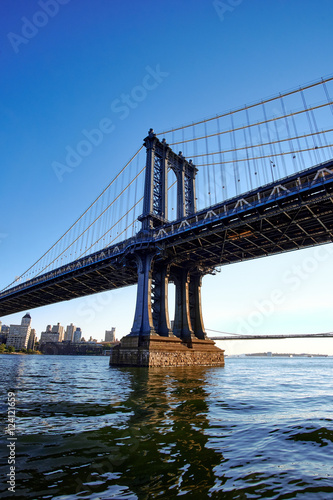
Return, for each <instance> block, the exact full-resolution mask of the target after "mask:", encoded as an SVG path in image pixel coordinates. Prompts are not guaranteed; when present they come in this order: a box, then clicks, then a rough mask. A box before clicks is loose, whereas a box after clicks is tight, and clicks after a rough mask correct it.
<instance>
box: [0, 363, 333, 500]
mask: <svg viewBox="0 0 333 500" xmlns="http://www.w3.org/2000/svg"><path fill="white" fill-rule="evenodd" d="M0 364H1V389H0V392H1V415H2V422H1V467H0V472H1V478H2V481H1V486H0V496H1V498H22V499H23V498H26V499H63V500H65V499H84V498H89V499H94V500H97V499H108V498H110V499H133V500H134V499H154V498H157V499H160V498H161V499H162V498H165V499H173V498H178V497H182V498H193V499H200V500H204V499H205V498H213V499H214V498H217V499H219V498H221V499H257V498H271V499H291V498H297V499H313V500H317V499H325V500H329V499H333V477H332V466H333V446H332V441H333V425H332V424H333V422H332V418H333V383H332V375H333V358H302V359H299V358H264V359H262V358H246V359H242V358H234V359H231V358H227V359H226V366H225V368H208V367H202V368H177V369H149V370H148V369H144V368H140V369H139V368H109V366H108V358H107V357H83V356H20V355H16V356H9V355H0ZM8 391H13V392H15V397H16V422H15V424H16V429H15V437H16V438H17V440H16V447H15V460H16V463H15V482H16V487H15V494H14V493H11V492H10V491H8V489H7V488H8V486H9V485H8V484H7V483H6V481H7V477H6V474H7V473H8V472H9V465H8V463H7V459H8V448H7V443H8V439H7V438H8V435H6V434H5V429H6V426H7V423H8V422H7V392H8Z"/></svg>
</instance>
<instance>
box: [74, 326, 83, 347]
mask: <svg viewBox="0 0 333 500" xmlns="http://www.w3.org/2000/svg"><path fill="white" fill-rule="evenodd" d="M81 337H82V331H81V328H79V327H77V328H76V330H75V332H74V342H76V343H77V342H81Z"/></svg>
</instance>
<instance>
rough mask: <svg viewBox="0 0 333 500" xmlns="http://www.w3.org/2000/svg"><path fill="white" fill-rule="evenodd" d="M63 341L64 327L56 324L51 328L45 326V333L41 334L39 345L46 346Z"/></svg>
mask: <svg viewBox="0 0 333 500" xmlns="http://www.w3.org/2000/svg"><path fill="white" fill-rule="evenodd" d="M63 340H64V327H63V326H61V325H60V323H57V324H56V325H54V326H53V327H52V328H51V325H47V327H46V331H45V332H42V333H41V336H40V344H47V343H49V342H62V341H63Z"/></svg>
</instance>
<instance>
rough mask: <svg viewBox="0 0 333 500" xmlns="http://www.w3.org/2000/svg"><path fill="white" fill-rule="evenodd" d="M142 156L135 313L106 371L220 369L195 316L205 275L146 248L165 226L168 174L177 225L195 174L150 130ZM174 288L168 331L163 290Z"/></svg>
mask: <svg viewBox="0 0 333 500" xmlns="http://www.w3.org/2000/svg"><path fill="white" fill-rule="evenodd" d="M144 145H145V147H146V151H147V162H146V177H145V190H144V201H143V213H142V215H141V216H140V217H139V220H140V221H141V223H142V228H141V231H140V233H139V237H140V238H141V239H142V247H141V249H140V250H139V251H136V253H135V255H132V256H131V257H130V258H132V260H133V261H134V262H135V265H136V267H137V272H138V288H137V300H136V310H135V315H134V322H133V327H132V330H131V333H130V334H129V335H127V336H126V337H123V339H122V340H121V345H120V346H116V347H115V348H113V349H112V351H111V358H110V364H111V365H132V366H180V365H219V366H223V365H224V356H223V352H224V351H222V350H221V349H218V348H217V347H216V346H215V345H214V342H213V341H211V340H209V339H208V338H207V335H206V332H205V329H204V324H203V319H202V311H201V281H202V277H203V276H204V275H205V274H206V273H207V272H208V271H209V270H207V269H204V268H202V267H201V266H200V265H198V264H196V263H193V262H189V263H188V265H186V264H185V265H184V263H182V265H181V266H179V265H177V261H175V260H174V258H173V256H172V254H171V255H170V254H169V253H168V252H166V251H164V250H163V249H162V248H161V247H159V246H158V245H156V246H155V248H154V246H152V245H151V244H150V245H146V248H145V241H150V242H151V240H153V239H154V233H155V232H156V231H158V230H161V229H163V226H164V225H165V224H166V223H168V222H169V221H168V220H167V215H168V174H169V173H170V172H172V171H173V173H174V174H175V176H176V182H177V219H186V217H188V216H191V215H193V214H194V213H195V212H196V202H195V176H196V173H197V168H196V167H195V166H194V165H193V163H192V161H191V160H189V161H187V160H186V158H185V157H184V156H183V155H182V153H181V152H180V153H179V154H176V153H174V152H173V151H172V149H171V148H170V147H169V145H168V144H167V143H166V141H165V139H163V140H162V141H160V140H159V139H158V138H157V137H156V134H154V131H153V130H152V129H150V130H149V133H148V136H147V137H146V138H145V139H144ZM169 281H172V282H174V283H175V286H176V304H175V318H174V326H173V330H172V329H171V326H170V319H169V312H168V284H169Z"/></svg>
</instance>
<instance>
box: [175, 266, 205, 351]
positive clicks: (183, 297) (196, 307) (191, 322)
mask: <svg viewBox="0 0 333 500" xmlns="http://www.w3.org/2000/svg"><path fill="white" fill-rule="evenodd" d="M173 275H174V280H175V284H176V307H175V321H174V328H173V333H174V335H176V336H177V337H179V338H181V339H182V340H183V341H184V342H191V340H192V339H193V338H194V337H196V338H198V339H206V338H207V335H206V332H205V328H204V323H203V318H202V309H201V284H202V273H201V272H200V271H199V270H194V271H190V270H189V269H180V270H179V271H174V272H173Z"/></svg>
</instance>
